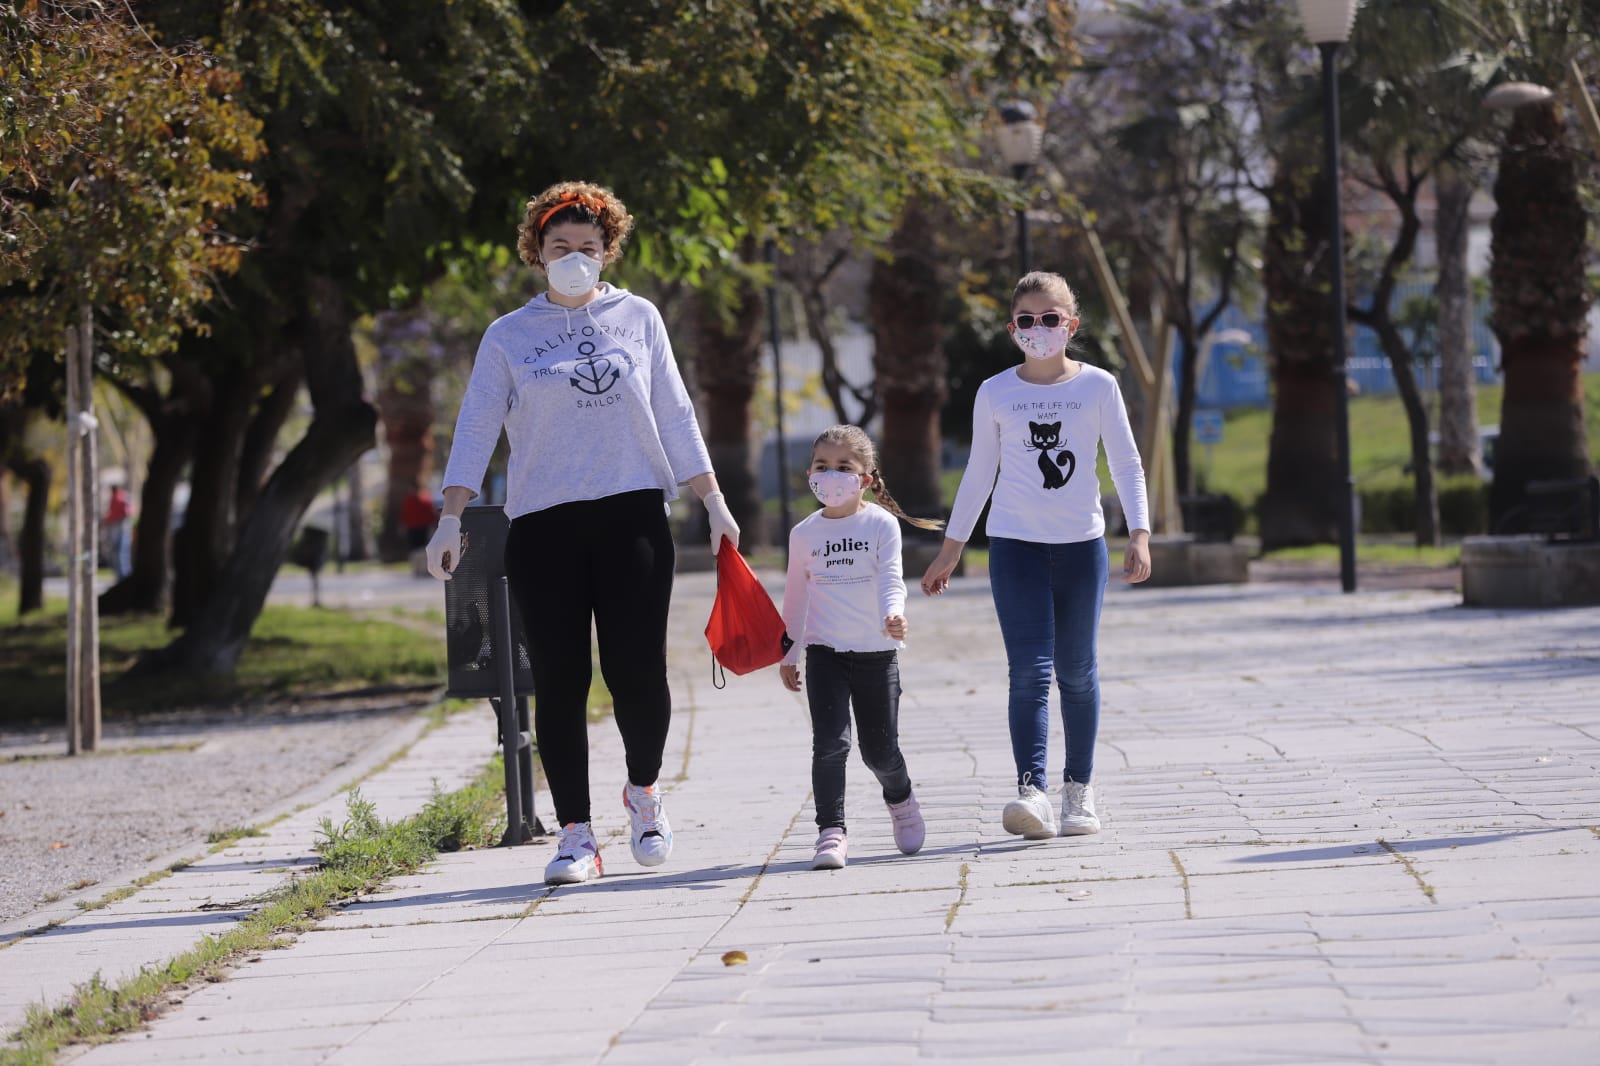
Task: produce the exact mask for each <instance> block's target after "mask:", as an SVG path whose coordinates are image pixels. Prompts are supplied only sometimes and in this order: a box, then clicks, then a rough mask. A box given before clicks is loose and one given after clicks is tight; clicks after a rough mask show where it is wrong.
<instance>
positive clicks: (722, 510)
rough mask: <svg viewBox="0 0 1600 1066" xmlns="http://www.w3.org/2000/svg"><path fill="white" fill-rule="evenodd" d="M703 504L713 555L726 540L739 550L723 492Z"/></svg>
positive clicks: (706, 497)
mask: <svg viewBox="0 0 1600 1066" xmlns="http://www.w3.org/2000/svg"><path fill="white" fill-rule="evenodd" d="M701 502H703V503H704V504H705V505H706V517H707V518H708V519H710V520H711V554H712V555H715V554H717V552H719V551H721V550H722V541H723V540H724V539H726V540H727V542H728V543H729V544H731V545H733V547H734V550H735V551H737V550H738V548H739V523H737V522H735V521H734V520H733V514H732V512H730V511H729V510H728V503H727V501H726V500H724V499H723V498H722V492H721V491H720V490H719V491H717V492H708V493H706V494H705V495H704V496H703V497H701ZM799 685H800V682H799V680H798V675H797V679H796V681H795V691H796V692H798V691H799V690H800V689H799Z"/></svg>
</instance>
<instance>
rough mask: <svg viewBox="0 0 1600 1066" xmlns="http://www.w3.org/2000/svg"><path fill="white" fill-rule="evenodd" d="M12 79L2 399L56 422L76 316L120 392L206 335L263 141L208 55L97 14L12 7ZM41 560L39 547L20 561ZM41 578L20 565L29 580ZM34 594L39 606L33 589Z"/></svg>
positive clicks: (233, 262)
mask: <svg viewBox="0 0 1600 1066" xmlns="http://www.w3.org/2000/svg"><path fill="white" fill-rule="evenodd" d="M0 71H3V74H4V80H5V84H6V90H5V92H6V95H5V98H4V100H3V106H0V399H3V398H4V397H5V396H6V395H7V394H9V395H10V397H11V400H12V401H13V402H22V403H24V404H25V406H27V407H29V408H32V409H34V410H46V411H49V412H50V413H51V416H52V417H55V416H57V415H58V414H59V409H60V408H59V397H60V395H61V383H60V382H61V378H60V371H59V369H56V367H57V366H58V362H59V359H60V354H61V352H62V347H63V337H64V330H65V328H66V326H67V324H68V323H69V322H71V321H73V320H74V319H75V318H76V316H77V314H78V309H79V307H80V306H82V305H84V304H87V305H89V306H91V307H92V308H93V309H94V312H95V316H96V319H97V320H98V322H99V326H100V329H99V332H98V335H97V338H96V340H97V348H98V355H99V362H100V371H101V372H102V373H103V374H106V375H108V376H110V377H111V378H112V379H113V380H115V381H117V382H119V383H127V382H129V381H134V380H137V379H138V378H140V377H143V376H146V375H148V374H149V373H150V372H151V367H152V366H153V362H152V360H153V359H154V358H155V357H157V356H160V355H161V354H162V353H165V352H168V351H170V350H171V349H172V347H173V346H174V344H175V343H176V342H177V340H178V337H179V334H180V332H181V331H182V330H183V329H185V328H188V327H194V326H196V325H197V324H198V323H199V321H200V312H199V308H200V307H201V306H202V305H203V304H204V303H205V302H206V301H207V300H209V299H210V298H211V296H212V294H213V290H214V286H215V284H216V279H217V277H218V276H219V275H221V274H225V273H227V272H229V271H232V270H234V269H235V268H236V267H237V266H238V264H239V262H240V255H241V250H242V248H241V243H240V241H239V240H238V239H237V238H236V237H234V236H232V235H230V234H229V233H228V232H227V230H226V229H225V228H224V226H223V225H222V220H223V218H224V216H225V215H226V214H227V213H228V212H229V211H230V210H231V209H233V208H235V207H237V206H238V205H240V204H246V203H254V202H256V200H257V197H258V196H259V192H260V188H259V186H258V185H257V184H256V182H255V180H254V177H253V175H252V174H251V173H250V172H249V171H247V170H245V169H243V167H244V166H245V165H247V164H249V163H250V162H251V161H252V160H254V159H255V158H256V157H257V155H258V153H259V150H260V142H259V141H258V139H257V134H258V131H259V124H258V123H257V122H256V120H255V119H254V118H253V117H252V116H251V115H250V114H249V113H248V112H247V111H246V110H245V109H244V108H242V107H241V106H240V105H239V104H238V103H237V101H235V100H233V99H232V98H231V93H232V92H233V90H234V89H235V88H236V87H237V84H238V79H237V76H236V75H235V74H233V73H232V72H231V71H230V70H228V69H227V68H225V67H223V66H221V65H219V64H218V63H217V61H216V60H215V59H214V58H213V57H212V56H210V55H208V54H206V53H205V52H202V51H200V50H197V49H193V48H178V49H170V48H163V47H161V46H160V45H159V44H158V43H157V42H156V41H155V40H154V39H153V38H152V37H151V36H150V35H149V34H148V33H147V32H146V31H145V29H144V28H143V27H141V26H140V25H139V24H138V23H137V22H136V21H135V20H134V19H132V18H131V17H129V16H128V15H127V13H126V12H124V11H121V10H106V9H104V8H103V7H102V5H99V4H87V3H31V4H26V5H13V4H8V5H5V6H4V7H0ZM30 374H31V376H32V378H33V379H34V384H33V385H32V386H31V387H30V388H29V389H28V390H27V396H26V398H24V397H23V396H22V385H23V382H24V381H25V380H27V379H28V377H29V376H30ZM12 461H13V469H14V470H15V471H17V473H18V476H21V477H24V478H25V479H27V480H28V481H29V483H30V485H32V486H34V488H33V489H31V490H30V504H29V512H28V514H29V520H28V528H29V529H30V530H31V529H32V528H33V522H34V518H35V516H38V517H39V518H40V520H42V515H43V511H42V499H43V498H42V497H41V498H40V504H39V506H40V508H41V509H35V507H34V503H33V499H32V496H33V493H34V492H35V491H37V486H38V484H39V482H40V477H41V470H40V466H39V461H38V460H35V459H32V458H29V457H26V456H22V455H18V456H15V457H14V458H13V460H12ZM148 496H149V493H148V492H147V493H146V497H147V501H148ZM168 499H169V501H170V491H169V493H168ZM159 513H160V505H159V504H158V505H157V506H155V507H149V508H147V509H145V510H144V511H143V512H142V513H141V530H140V537H139V539H138V544H139V556H140V558H141V559H148V558H150V557H152V556H154V557H160V558H164V554H163V553H164V551H165V532H166V531H165V527H164V525H159V524H158V528H154V529H152V528H151V527H150V526H149V525H148V522H147V520H148V519H149V518H150V517H151V516H152V515H154V516H157V517H159ZM41 528H42V527H41ZM42 550H43V537H42V536H38V535H35V534H34V533H31V532H30V533H29V534H28V535H27V536H26V537H25V553H32V552H42ZM41 565H42V560H41V559H35V558H32V557H31V555H30V556H28V557H25V559H24V568H25V572H26V573H38V572H40V569H41ZM23 595H24V600H25V605H27V603H28V601H29V599H30V597H32V592H31V586H30V584H29V582H26V581H25V582H24V590H23Z"/></svg>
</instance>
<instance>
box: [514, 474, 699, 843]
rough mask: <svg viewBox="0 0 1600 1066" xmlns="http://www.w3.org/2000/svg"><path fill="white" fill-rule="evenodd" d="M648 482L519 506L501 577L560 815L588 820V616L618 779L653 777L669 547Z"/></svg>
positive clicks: (665, 718) (671, 558) (647, 781)
mask: <svg viewBox="0 0 1600 1066" xmlns="http://www.w3.org/2000/svg"><path fill="white" fill-rule="evenodd" d="M663 502H664V501H663V498H662V495H661V491H660V490H659V489H647V490H641V491H639V492H624V493H620V494H618V495H616V496H607V497H604V498H603V499H599V500H580V501H578V502H575V503H563V504H558V505H556V506H555V507H550V508H546V509H545V510H543V511H535V512H533V513H532V514H525V515H522V516H521V517H519V518H517V519H516V520H515V521H513V522H512V523H511V529H510V532H509V533H508V534H507V537H506V576H507V578H508V579H509V581H510V585H511V594H512V595H513V596H514V597H516V601H517V609H518V610H519V611H521V612H522V621H523V625H524V627H525V629H526V631H527V634H528V652H529V656H530V658H531V659H532V664H531V665H532V667H533V699H534V709H533V729H534V734H535V736H536V737H537V739H538V743H539V760H540V762H541V763H542V764H543V765H544V775H545V780H547V781H548V782H549V783H550V793H551V796H552V798H553V799H554V800H555V807H556V818H557V819H558V820H559V821H560V822H561V824H562V825H566V824H568V823H569V822H587V821H589V717H588V703H589V683H590V680H591V677H592V674H593V668H592V666H591V659H590V655H591V651H590V643H589V627H590V620H591V619H592V620H593V624H594V632H595V634H596V635H597V636H598V638H599V642H600V674H601V676H602V677H604V678H605V682H606V687H607V688H608V689H610V690H611V701H612V708H613V716H614V717H615V719H616V722H617V729H618V731H619V732H621V734H622V745H623V748H624V750H625V751H626V752H627V762H628V779H629V780H630V781H632V782H633V783H634V784H636V785H653V784H655V782H656V778H657V777H658V776H660V773H661V751H662V749H663V748H665V747H666V743H667V728H668V727H669V726H670V725H671V723H672V694H671V692H670V691H669V689H668V688H667V605H668V602H669V601H670V600H671V598H672V570H673V565H674V562H675V558H676V553H675V551H674V549H673V546H672V534H671V532H670V530H669V529H668V528H667V515H666V508H665V507H664V506H663Z"/></svg>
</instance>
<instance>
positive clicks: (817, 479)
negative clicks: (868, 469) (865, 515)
mask: <svg viewBox="0 0 1600 1066" xmlns="http://www.w3.org/2000/svg"><path fill="white" fill-rule="evenodd" d="M808 484H810V486H811V491H812V492H814V493H816V494H817V499H819V500H821V501H822V506H824V507H843V506H844V505H845V504H847V503H849V502H850V501H851V500H856V499H860V497H861V475H860V474H852V473H850V472H849V471H848V470H818V471H816V472H814V473H813V474H812V475H811V477H810V478H809V479H808Z"/></svg>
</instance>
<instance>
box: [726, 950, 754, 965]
mask: <svg viewBox="0 0 1600 1066" xmlns="http://www.w3.org/2000/svg"><path fill="white" fill-rule="evenodd" d="M749 961H750V956H748V955H746V954H745V953H744V952H742V951H725V952H723V953H722V965H724V966H743V965H744V964H745V963H747V962H749Z"/></svg>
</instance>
